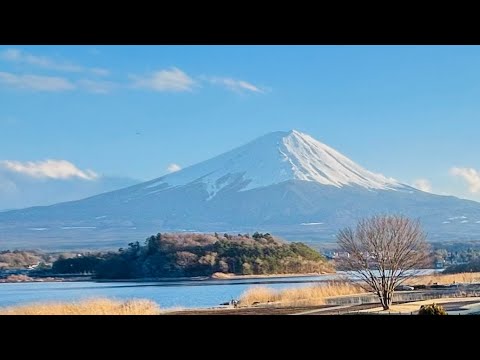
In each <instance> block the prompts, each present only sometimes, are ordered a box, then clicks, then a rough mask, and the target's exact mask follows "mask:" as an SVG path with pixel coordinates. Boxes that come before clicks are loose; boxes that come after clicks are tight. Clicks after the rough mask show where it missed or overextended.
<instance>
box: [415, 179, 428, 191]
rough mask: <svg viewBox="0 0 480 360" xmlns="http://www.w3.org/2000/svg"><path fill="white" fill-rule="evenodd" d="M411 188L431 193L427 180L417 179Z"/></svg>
mask: <svg viewBox="0 0 480 360" xmlns="http://www.w3.org/2000/svg"><path fill="white" fill-rule="evenodd" d="M413 186H414V187H416V188H417V189H418V190H422V191H425V192H431V191H432V184H431V183H430V181H428V180H427V179H417V180H415V181H414V182H413Z"/></svg>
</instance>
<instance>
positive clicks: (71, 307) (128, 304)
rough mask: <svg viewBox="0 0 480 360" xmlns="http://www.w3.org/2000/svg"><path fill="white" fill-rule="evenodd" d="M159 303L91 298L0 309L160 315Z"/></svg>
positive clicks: (22, 312)
mask: <svg viewBox="0 0 480 360" xmlns="http://www.w3.org/2000/svg"><path fill="white" fill-rule="evenodd" d="M159 313H160V308H159V307H158V305H157V304H156V303H155V302H153V301H151V300H146V299H134V300H128V301H118V300H111V299H102V298H100V299H89V300H83V301H79V302H72V303H66V302H64V303H61V302H47V303H38V304H28V305H21V306H14V307H8V308H3V309H0V315H158V314H159Z"/></svg>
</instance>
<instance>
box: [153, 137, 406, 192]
mask: <svg viewBox="0 0 480 360" xmlns="http://www.w3.org/2000/svg"><path fill="white" fill-rule="evenodd" d="M288 180H303V181H313V182H317V183H320V184H323V185H332V186H335V187H342V186H345V185H350V186H352V185H357V186H360V187H364V188H367V189H382V190H397V189H399V188H401V187H403V185H402V184H400V183H398V182H397V181H396V180H394V179H391V178H386V177H384V176H383V175H380V174H374V173H372V172H370V171H367V170H365V169H364V168H362V167H361V166H359V165H357V164H355V163H354V162H353V161H351V160H350V159H348V158H347V157H345V156H344V155H342V154H340V153H339V152H337V151H336V150H334V149H332V148H331V147H329V146H327V145H325V144H323V143H321V142H319V141H317V140H315V139H314V138H312V137H311V136H309V135H307V134H303V133H301V132H299V131H296V130H291V131H289V132H280V131H279V132H274V133H270V134H267V135H264V136H262V137H260V138H258V139H256V140H253V141H252V142H250V143H248V144H246V145H243V146H241V147H238V148H236V149H233V150H231V151H229V152H227V153H224V154H222V155H219V156H217V157H215V158H213V159H210V160H207V161H204V162H201V163H199V164H196V165H193V166H190V167H188V168H185V169H183V170H181V171H178V172H176V173H174V174H170V175H166V176H163V177H161V178H159V179H155V180H152V181H150V182H148V183H146V187H145V190H148V191H147V193H148V194H153V193H156V192H159V191H163V190H166V189H169V188H172V187H176V186H182V185H186V184H190V183H195V182H199V183H203V184H205V185H206V190H207V192H208V193H209V196H210V197H209V198H212V197H214V196H215V195H216V194H217V193H218V192H219V191H220V190H222V189H223V188H225V187H226V186H228V185H232V184H238V185H239V190H240V191H245V190H251V189H255V188H258V187H265V186H269V185H273V184H278V183H281V182H283V181H288Z"/></svg>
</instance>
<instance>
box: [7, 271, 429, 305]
mask: <svg viewBox="0 0 480 360" xmlns="http://www.w3.org/2000/svg"><path fill="white" fill-rule="evenodd" d="M435 271H436V270H434V269H426V270H422V274H431V273H433V272H435ZM437 271H438V270H437ZM344 275H345V274H344V273H342V272H338V273H337V274H328V275H320V276H302V277H277V278H268V279H266V278H265V279H234V280H233V279H231V280H230V279H229V280H202V281H165V282H148V283H139V282H93V281H92V282H91V281H82V282H31V283H1V284H0V307H4V306H11V305H19V304H26V303H33V302H46V301H76V300H79V299H88V298H98V297H108V298H114V299H132V298H144V299H150V300H153V301H155V302H156V303H157V304H159V305H160V306H161V307H162V308H170V307H182V308H193V307H195V308H201V307H211V306H217V305H219V304H221V303H223V302H227V301H229V300H231V299H238V298H239V297H240V295H241V294H242V292H244V291H245V290H246V289H248V288H249V287H252V286H258V285H264V286H268V287H270V288H273V289H283V288H289V287H301V286H309V285H312V284H314V283H320V284H321V283H322V282H325V281H329V280H334V279H339V278H340V277H341V276H344Z"/></svg>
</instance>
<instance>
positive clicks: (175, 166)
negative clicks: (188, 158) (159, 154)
mask: <svg viewBox="0 0 480 360" xmlns="http://www.w3.org/2000/svg"><path fill="white" fill-rule="evenodd" d="M179 170H182V167H181V166H180V165H178V164H175V163H172V164H170V165H168V166H167V171H168V172H169V173H173V172H176V171H179Z"/></svg>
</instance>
